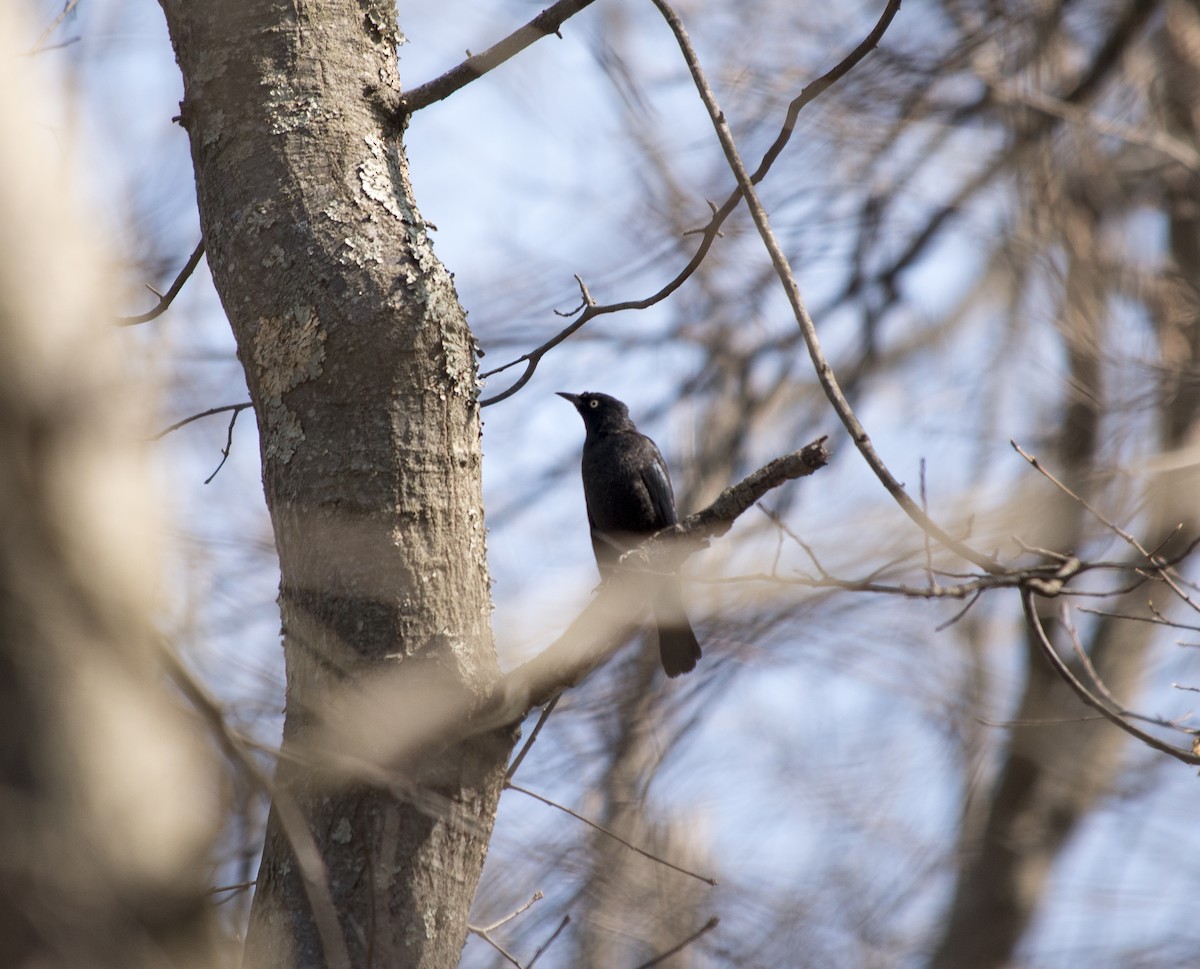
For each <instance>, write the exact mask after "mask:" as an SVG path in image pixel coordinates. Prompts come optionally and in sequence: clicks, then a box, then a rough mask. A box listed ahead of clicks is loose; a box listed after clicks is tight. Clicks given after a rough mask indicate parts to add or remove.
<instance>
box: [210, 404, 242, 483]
mask: <svg viewBox="0 0 1200 969" xmlns="http://www.w3.org/2000/svg"><path fill="white" fill-rule="evenodd" d="M244 409H245V408H242V407H239V408H237V409H235V410H234V412H233V413H232V414H231V415H230V417H229V433H228V434H226V435H225V446H224V447H223V448H221V463H220V464H218V465H217V467H216V469H215V470H214V471H213V473H212V474H210V475H209V476H208V477H207V478H205V479H204V483H205V484H212V481H213V478H215V477H216V476H217V472H218V471H220V470H221V469H222V468H223V467H225V462H226V461H228V460H229V452H230V451H232V450H233V425H234V424H236V423H237V419H238V414H240V413H241V412H242V411H243V410H244Z"/></svg>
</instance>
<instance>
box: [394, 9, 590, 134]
mask: <svg viewBox="0 0 1200 969" xmlns="http://www.w3.org/2000/svg"><path fill="white" fill-rule="evenodd" d="M592 2H593V0H558V3H555V4H552V5H551V6H549V7H547V8H546V9H545V10H543V11H542V12H541V13H539V14H538V15H537V16H536V17H534V18H533V19H532V20H531V21H529V23H527V24H526V25H525V26H524V27H521V28H520V29H518V30H515V31H513V32H512V33H511V34H509V35H508V36H507V37H505V38H504V39H503V40H502V41H500V42H499V43H496V44H493V45H492V46H491V47H489V48H488V49H487V50H485V51H484V52H483V53H482V54H471V55H470V56H468V57H467V59H466V60H465V61H463V62H462V63H461V64H459V65H458V66H457V67H453V68H451V69H450V70H448V71H447V72H446V73H445V74H443V75H441V76H440V77H435V78H434V79H433V80H432V81H427V82H426V83H425V84H421V85H418V86H417V87H415V88H413V89H412V90H411V91H409V92H408V93H407V94H405V95H404V96H403V97H402V98H401V99H400V111H401V112H402V113H403V114H405V115H411V114H413V113H414V112H416V111H420V110H421V109H422V108H427V107H429V105H431V104H435V103H437V102H438V101H441V100H443V99H445V98H448V97H450V95H451V94H453V93H454V92H455V91H458V90H460V89H462V88H464V87H466V86H467V85H468V84H470V83H471V82H472V81H474V80H478V79H479V78H481V77H483V75H484V74H486V73H487V72H488V71H490V70H493V69H494V68H497V67H499V66H500V65H501V64H503V63H504V62H505V61H506V60H508V59H509V58H510V57H513V56H514V55H516V54H519V53H520V52H521V51H523V50H524V49H525V48H526V47H528V46H529V45H530V44H532V43H534V42H535V41H538V40H541V39H542V38H543V37H546V36H548V35H550V34H554V35H555V36H556V37H562V34H560V33H559V29H560V28H561V27H562V25H563V24H564V23H565V22H566V21H567V19H568V18H570V17H573V16H574V15H575V14H577V13H579V11H580V10H583V9H584V8H585V7H587V6H590V5H591V4H592Z"/></svg>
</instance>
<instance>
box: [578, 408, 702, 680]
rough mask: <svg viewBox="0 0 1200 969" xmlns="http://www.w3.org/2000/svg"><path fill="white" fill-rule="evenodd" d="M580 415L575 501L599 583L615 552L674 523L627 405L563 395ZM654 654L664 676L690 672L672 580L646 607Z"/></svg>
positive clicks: (683, 618)
mask: <svg viewBox="0 0 1200 969" xmlns="http://www.w3.org/2000/svg"><path fill="white" fill-rule="evenodd" d="M558 396H559V397H563V398H565V399H566V400H569V401H570V402H571V403H572V404H574V405H575V409H576V410H577V411H579V416H580V417H582V418H583V425H584V427H585V428H586V429H587V437H586V438H585V439H584V442H583V497H584V501H585V502H586V503H587V515H588V524H589V525H590V526H591V529H592V551H593V552H595V553H596V565H597V566H598V567H599V568H600V576H601V578H608V576H609V575H611V574H612V572H613V570H614V569H615V567H616V565H617V561H618V560H619V559H620V557H621V555H622V554H623V553H624V552H626V551H628V550H629V549H631V548H633V547H634V546H635V545H637V544H639V543H640V542H641V541H642V540H643V539H645V538H646V537H647V536H649V535H651V534H653V533H654V532H656V531H658V530H659V529H660V528H666V527H667V526H668V525H674V524H675V523H676V521H677V520H678V518H677V516H676V514H675V494H674V492H673V491H672V490H671V476H670V475H669V474H668V473H667V464H666V462H665V461H663V456H662V454H661V453H659V450H658V448H657V446H655V444H654V442H653V441H652V440H650V438H648V437H646V435H644V434H640V433H639V432H638V429H637V428H636V427H634V425H633V421H631V420H630V419H629V408H628V407H626V406H625V405H624V404H622V403H621V402H620V401H619V400H617V399H616V398H615V397H609V396H608V394H595V393H583V394H566V393H562V392H559V395H558ZM652 608H653V611H654V621H655V624H656V625H657V627H658V651H659V655H660V656H661V657H662V665H663V669H664V670H666V672H667V676H678V675H679V674H680V673H687V672H688V671H689V670H692V669H695V667H696V660H698V659H699V658H700V644H699V643H698V642H697V641H696V634H695V633H694V632H692V627H691V624H690V623H689V622H688V618H687V615H686V614H685V613H684V611H683V589H682V587H681V584H680V582H679V579H678V578H671V579H666V580H664V581H663V582H662V584H661V585H660V587H659V588H658V590H657V594H656V596H655V599H654V602H653V604H652Z"/></svg>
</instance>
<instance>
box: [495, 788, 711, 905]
mask: <svg viewBox="0 0 1200 969" xmlns="http://www.w3.org/2000/svg"><path fill="white" fill-rule="evenodd" d="M504 786H505V787H507V788H509V789H510V790H513V791H518V792H519V793H521V794H524V795H526V796H527V797H531V798H533V799H534V800H535V801H541V802H542V803H543V804H545V805H548V806H549V807H552V808H558V810H560V811H562V812H563V813H564V814H569V815H571V817H573V818H575V820H577V821H582V822H583V823H584V824H586V825H587V826H588V827H589V828H593V829H594V830H596V831H599V832H600V833H601V834H604V835H608V837H610V838H612V839H613V841H616V842H617V843H618V844H622V845H624V846H625V847H626V848H628V849H629V850H630V851H634V852H636V853H637V854H639V855H641V856H642V857H643V858H649V859H650V860H651V861H654V862H657V863H658V864H660V865H663V866H665V867H667V868H670V869H671V870H672V871H677V872H679V873H680V874H681V875H687V876H688V877H689V878H695V879H696V880H697V881H702V882H704V884H706V885H712V886H714V887H716V884H717V880H716V879H715V878H712V877H710V876H708V875H701V874H698V873H697V872H694V871H692V870H690V869H688V868H683V867H681V866H679V865H677V864H675V863H674V862H672V861H667V859H666V858H660V857H659V856H658V855H656V854H653V853H651V852H649V851H647V850H646V849H645V848H639V847H638V846H637V845H635V844H633V843H632V842H629V841H626V840H625V839H624V838H622V837H621V836H620V835H619V834H617V833H616V832H614V831H610V830H609V829H608V828H606V827H604V825H602V824H597V823H596V822H595V821H593V820H591V819H590V818H585V817H584V816H583V815H582V814H580V813H579V812H578V811H572V810H571V809H570V808H569V807H566V806H565V805H562V804H559V803H558V802H556V801H551V800H550V799H549V798H548V797H542V795H541V794H535V793H534V792H533V791H530V790H527V789H526V788H524V787H520V786H519V785H517V784H513V783H512V782H511V781H510V782H506V783H505V785H504Z"/></svg>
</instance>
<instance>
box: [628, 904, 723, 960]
mask: <svg viewBox="0 0 1200 969" xmlns="http://www.w3.org/2000/svg"><path fill="white" fill-rule="evenodd" d="M720 924H721V920H720V919H719V918H717V916H715V915H714V916H712V918H710V919H709V920H708V921H707V922H705V923H704V924H703V925H702V926H700V928H698V929H697V930H696V931H695V932H693V933H692V934H691V935H689V936H688V937H687V938H686V939H684V940H683V941H682V942H680V943H679V944H678V945H676V946H672V947H671V948H670V949H668V950H667V951H666V952H663V953H660V954H659V955H656V956H655V957H654V958H653V959H651V960H650V961H649V962H643V963H641V965H639V966H637V967H636V969H650V967H651V966H658V965H662V963H664V962H666V961H667V960H668V959H669V958H671V956H673V955H675V953H676V952H679V951H681V950H682V949H684V948H686V947H687V946H689V945H691V944H692V943H693V942H695V941H696V940H697V939H698V938H700V937H701V936H702V935H707V934H708V933H709V932H711V931H712V930H713V929H715V928H716V927H717V926H718V925H720Z"/></svg>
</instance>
